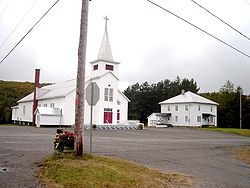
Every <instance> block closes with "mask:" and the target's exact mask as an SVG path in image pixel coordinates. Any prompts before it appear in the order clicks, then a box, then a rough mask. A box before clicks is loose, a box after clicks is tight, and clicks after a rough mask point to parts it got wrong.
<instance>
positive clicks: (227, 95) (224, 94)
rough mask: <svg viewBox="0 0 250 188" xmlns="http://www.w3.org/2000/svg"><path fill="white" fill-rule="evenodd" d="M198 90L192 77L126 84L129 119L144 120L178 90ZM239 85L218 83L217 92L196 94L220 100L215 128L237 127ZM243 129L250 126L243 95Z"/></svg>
mask: <svg viewBox="0 0 250 188" xmlns="http://www.w3.org/2000/svg"><path fill="white" fill-rule="evenodd" d="M183 89H184V90H185V91H191V92H193V93H198V92H199V90H200V88H199V87H198V85H197V82H196V81H194V79H187V78H184V79H181V78H180V77H178V76H177V78H176V79H175V80H173V81H170V80H168V79H166V80H162V81H160V82H158V83H154V84H149V83H148V82H144V83H142V84H139V83H135V84H133V85H131V86H129V87H128V88H127V89H126V90H125V91H124V94H125V95H126V96H127V97H128V98H129V99H130V100H131V102H130V103H129V119H135V120H140V121H141V122H143V123H147V117H148V116H149V115H150V114H151V113H153V112H160V105H159V104H158V103H159V102H161V101H164V100H167V99H169V98H171V97H174V96H176V95H179V94H181V90H183ZM242 92H243V91H242V89H241V88H240V87H236V88H235V87H234V84H233V83H231V82H230V81H226V83H225V84H224V85H223V86H221V89H220V90H219V91H218V92H212V93H198V94H199V95H201V96H203V97H206V98H208V99H210V100H212V101H215V102H217V103H219V106H218V112H217V116H218V127H232V128H239V122H240V93H242ZM242 128H246V129H249V128H250V99H249V96H245V95H242Z"/></svg>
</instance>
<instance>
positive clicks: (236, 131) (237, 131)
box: [201, 127, 250, 136]
mask: <svg viewBox="0 0 250 188" xmlns="http://www.w3.org/2000/svg"><path fill="white" fill-rule="evenodd" d="M201 130H209V131H221V132H227V133H234V134H238V135H241V136H250V129H237V128H218V127H209V128H201Z"/></svg>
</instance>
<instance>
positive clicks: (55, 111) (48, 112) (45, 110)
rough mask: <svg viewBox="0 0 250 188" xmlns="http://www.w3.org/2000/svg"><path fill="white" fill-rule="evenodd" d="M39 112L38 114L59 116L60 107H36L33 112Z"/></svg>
mask: <svg viewBox="0 0 250 188" xmlns="http://www.w3.org/2000/svg"><path fill="white" fill-rule="evenodd" d="M36 113H39V114H40V115H49V116H60V115H61V110H60V108H50V107H37V109H36V111H35V114H36Z"/></svg>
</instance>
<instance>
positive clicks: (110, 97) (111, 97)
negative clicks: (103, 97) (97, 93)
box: [109, 88, 114, 102]
mask: <svg viewBox="0 0 250 188" xmlns="http://www.w3.org/2000/svg"><path fill="white" fill-rule="evenodd" d="M113 94H114V89H112V88H110V89H109V101H110V102H113Z"/></svg>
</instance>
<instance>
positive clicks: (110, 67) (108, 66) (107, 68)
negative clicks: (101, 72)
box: [106, 64, 114, 71]
mask: <svg viewBox="0 0 250 188" xmlns="http://www.w3.org/2000/svg"><path fill="white" fill-rule="evenodd" d="M106 70H111V71H113V70H114V66H113V65H107V64H106Z"/></svg>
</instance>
